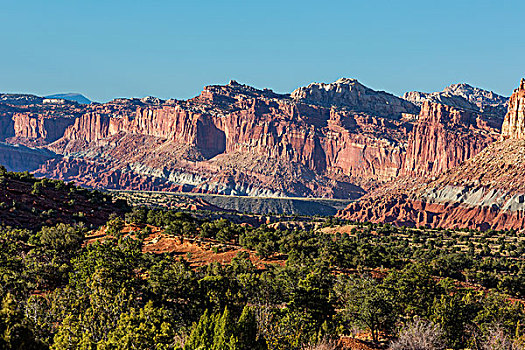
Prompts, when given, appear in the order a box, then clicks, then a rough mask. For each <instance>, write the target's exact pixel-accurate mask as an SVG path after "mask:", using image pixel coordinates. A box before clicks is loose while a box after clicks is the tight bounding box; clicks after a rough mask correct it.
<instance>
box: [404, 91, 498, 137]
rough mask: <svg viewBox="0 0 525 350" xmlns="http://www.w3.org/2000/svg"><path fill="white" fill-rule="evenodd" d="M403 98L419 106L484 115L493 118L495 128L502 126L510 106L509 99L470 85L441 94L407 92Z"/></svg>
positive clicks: (441, 92)
mask: <svg viewBox="0 0 525 350" xmlns="http://www.w3.org/2000/svg"><path fill="white" fill-rule="evenodd" d="M403 98H404V99H405V100H407V101H410V102H412V103H414V104H415V105H418V106H421V105H422V104H423V103H424V102H433V103H439V104H444V105H447V106H451V107H455V108H459V109H463V110H470V111H475V112H477V113H480V114H483V115H484V116H485V118H489V117H491V119H493V126H494V127H498V126H500V125H501V122H502V120H503V117H504V116H505V113H506V112H507V104H508V98H506V97H503V96H500V95H498V94H496V93H494V92H492V91H487V90H483V89H480V88H477V87H473V86H471V85H469V84H453V85H450V86H447V87H446V88H445V89H443V91H440V92H431V93H426V92H419V91H410V92H406V93H405V94H404V95H403Z"/></svg>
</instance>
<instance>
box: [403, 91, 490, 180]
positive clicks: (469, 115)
mask: <svg viewBox="0 0 525 350" xmlns="http://www.w3.org/2000/svg"><path fill="white" fill-rule="evenodd" d="M498 131H499V130H498V129H495V128H493V127H492V126H491V125H490V121H489V122H487V120H485V119H484V118H483V116H482V115H481V114H478V113H475V112H472V111H466V110H461V109H458V108H454V107H451V106H448V105H443V104H437V103H433V102H428V101H424V102H423V103H422V106H421V112H420V114H419V118H418V121H417V123H416V125H415V127H414V129H413V131H412V132H411V133H410V135H409V138H408V146H407V152H406V161H405V163H404V168H403V174H405V175H410V176H414V175H416V176H425V175H426V176H428V175H430V176H434V175H437V174H440V173H441V172H443V171H446V170H448V169H451V168H453V167H455V166H457V165H459V164H461V163H462V162H464V161H465V160H467V159H469V158H471V157H473V156H475V155H476V154H478V153H479V152H480V151H481V150H483V149H484V148H485V147H486V146H487V145H489V144H490V143H492V142H494V141H495V140H497V138H498Z"/></svg>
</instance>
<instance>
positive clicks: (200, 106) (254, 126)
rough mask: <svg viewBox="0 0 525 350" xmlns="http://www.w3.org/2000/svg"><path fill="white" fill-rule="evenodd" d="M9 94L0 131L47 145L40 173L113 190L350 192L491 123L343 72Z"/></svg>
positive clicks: (358, 192)
mask: <svg viewBox="0 0 525 350" xmlns="http://www.w3.org/2000/svg"><path fill="white" fill-rule="evenodd" d="M461 98H463V97H461ZM13 101H15V102H16V103H14V104H1V103H0V126H2V129H1V131H0V132H2V133H3V134H0V141H3V142H6V143H8V144H22V145H26V146H29V147H39V148H40V149H44V150H50V151H52V152H53V154H54V156H53V157H52V158H50V159H47V160H46V161H44V162H43V163H41V164H40V166H39V167H38V170H37V171H36V174H37V175H38V176H51V177H54V178H59V179H63V180H67V181H75V182H76V183H77V184H81V185H85V186H89V187H107V188H115V189H148V190H169V191H193V192H204V193H219V194H235V195H251V196H307V197H333V198H350V199H354V198H358V197H360V196H362V195H363V194H364V193H366V192H368V191H370V190H372V189H374V188H376V187H378V186H380V185H382V184H383V183H385V182H388V181H391V180H393V179H395V178H397V177H399V176H402V175H410V176H414V175H428V174H432V175H434V174H438V173H439V172H440V171H445V170H447V169H449V168H450V167H452V166H455V165H457V164H459V163H461V162H463V161H464V160H466V159H468V158H469V157H471V156H473V155H475V154H476V153H478V152H479V151H480V150H481V149H482V148H483V147H484V146H485V145H487V144H488V143H490V142H491V141H492V140H493V139H495V137H496V136H495V135H497V132H498V128H499V125H498V127H494V126H493V123H492V119H491V117H490V116H488V115H486V114H484V113H482V112H481V111H479V110H472V109H468V110H465V109H461V108H458V107H450V106H445V105H442V104H435V103H430V102H425V103H422V104H421V106H416V105H415V104H412V103H411V102H407V101H405V100H403V99H400V98H398V97H395V96H394V95H391V94H388V93H385V92H378V91H374V90H372V89H369V88H367V87H365V86H363V85H361V84H360V83H358V82H357V81H356V80H351V79H340V80H338V81H336V82H334V83H331V84H311V85H309V86H308V87H304V88H299V89H297V90H296V91H294V92H293V93H292V94H291V95H288V94H277V93H275V92H273V91H271V90H268V89H264V90H259V89H255V88H253V87H250V86H246V85H242V84H239V83H237V82H235V81H232V82H230V83H229V84H227V85H211V86H206V87H205V88H204V89H203V91H202V93H201V94H200V95H199V96H197V97H195V98H192V99H189V100H187V101H178V100H168V101H163V100H161V99H158V98H154V97H147V98H143V99H115V100H113V101H110V102H108V103H104V104H97V103H92V104H89V105H80V104H77V103H63V102H62V101H48V102H47V103H44V102H43V101H41V102H39V103H36V102H35V100H34V99H33V100H31V99H26V101H27V104H24V103H18V102H19V101H21V100H19V99H15V100H13ZM465 101H466V100H465ZM0 152H2V150H0ZM4 152H5V151H4ZM9 152H16V149H15V148H10V150H9ZM13 154H14V153H13ZM13 154H11V155H9V156H8V157H4V159H15V158H16V157H15V156H14V155H13ZM16 159H23V157H19V158H16ZM12 163H13V164H14V163H15V161H14V160H12ZM17 164H18V163H17ZM18 165H20V164H18ZM18 165H17V166H18ZM33 168H34V162H32V163H31V166H30V167H29V164H28V170H29V169H31V170H32V169H33Z"/></svg>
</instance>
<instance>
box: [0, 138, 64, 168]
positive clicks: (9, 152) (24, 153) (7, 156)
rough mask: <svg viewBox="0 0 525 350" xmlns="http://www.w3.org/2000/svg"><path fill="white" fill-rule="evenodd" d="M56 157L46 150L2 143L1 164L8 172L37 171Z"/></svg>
mask: <svg viewBox="0 0 525 350" xmlns="http://www.w3.org/2000/svg"><path fill="white" fill-rule="evenodd" d="M55 157H56V155H55V154H54V153H53V152H50V151H48V150H45V149H38V148H31V147H26V146H22V145H16V146H13V145H9V144H5V143H0V164H2V165H3V166H5V167H6V169H7V170H8V171H35V170H37V169H38V168H39V167H40V166H41V165H42V164H43V163H45V162H46V161H48V160H50V159H54V158H55Z"/></svg>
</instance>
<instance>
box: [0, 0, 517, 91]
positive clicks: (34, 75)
mask: <svg viewBox="0 0 525 350" xmlns="http://www.w3.org/2000/svg"><path fill="white" fill-rule="evenodd" d="M524 14H525V1H523V0H518V1H514V0H513V1H504V0H503V1H502V0H499V1H482V0H477V1H463V0H454V1H449V0H445V1H443V0H441V1H423V0H421V1H393V0H392V1H382V0H375V1H370V0H360V1H353V0H347V1H328V0H325V1H319V0H318V1H307V0H302V1H285V0H282V1H273V0H263V1H248V0H245V1H228V0H224V1H219V0H214V1H207V0H200V1H167V0H166V1H155V0H151V1H129V0H128V1H111V0H107V1H99V0H90V1H75V0H69V1H54V0H48V1H41V0H26V1H22V0H21V1H7V0H3V1H2V2H1V4H0V45H1V46H0V47H1V49H0V91H2V92H26V93H35V94H38V95H44V94H50V93H58V92H81V93H83V94H85V95H86V96H87V97H88V98H91V99H93V100H97V101H107V100H109V99H112V98H114V97H132V96H135V97H143V96H146V95H154V96H158V97H161V98H170V97H173V98H188V97H192V96H195V95H197V94H198V93H199V92H200V91H201V90H202V87H203V86H204V85H209V84H223V83H227V82H228V81H229V80H230V79H236V80H238V81H239V82H242V83H246V84H249V85H253V86H256V87H260V88H263V87H268V88H272V89H274V90H276V91H278V92H290V91H292V90H293V89H294V88H296V87H298V86H301V85H306V84H308V83H310V82H312V81H324V82H330V81H334V80H336V79H338V78H339V77H342V76H344V77H351V78H357V79H359V80H360V81H361V82H362V83H364V84H365V85H368V86H370V87H372V88H374V89H380V90H386V91H389V92H392V93H395V94H402V93H403V92H405V91H408V90H421V91H436V90H441V89H442V88H443V87H445V86H446V85H449V84H451V83H456V82H468V83H471V84H473V85H476V86H480V87H483V88H487V89H489V90H493V91H495V92H498V93H501V94H505V95H510V93H511V92H512V90H513V89H514V88H515V87H517V85H518V82H519V79H520V78H521V77H523V76H525V19H524Z"/></svg>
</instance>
